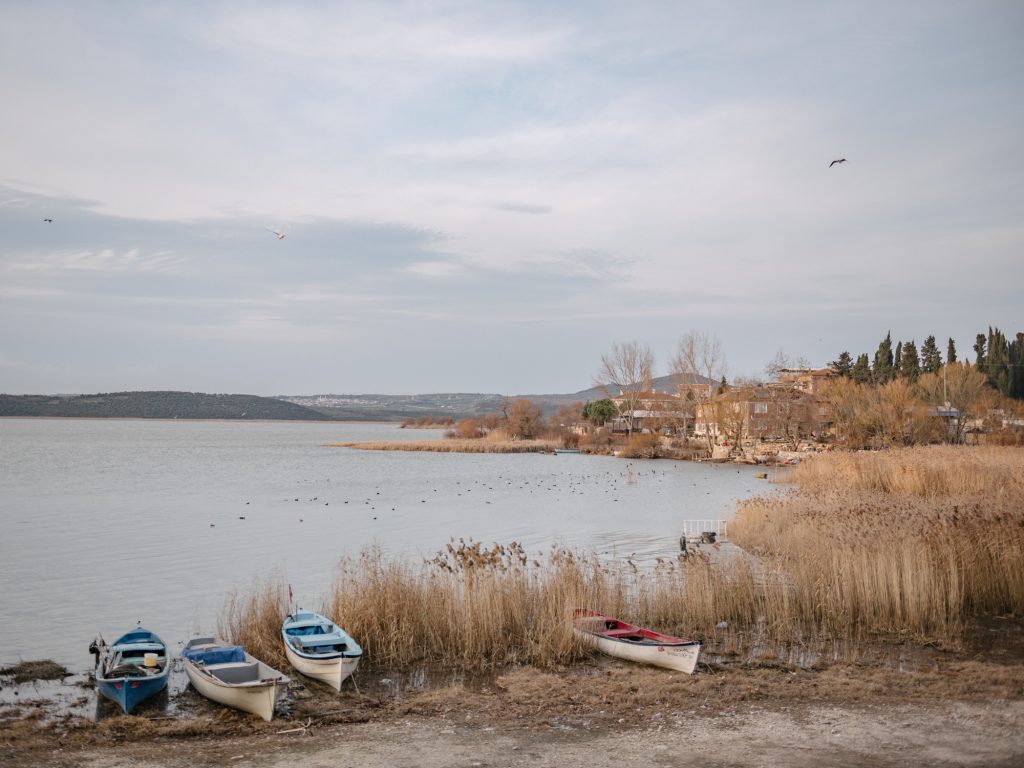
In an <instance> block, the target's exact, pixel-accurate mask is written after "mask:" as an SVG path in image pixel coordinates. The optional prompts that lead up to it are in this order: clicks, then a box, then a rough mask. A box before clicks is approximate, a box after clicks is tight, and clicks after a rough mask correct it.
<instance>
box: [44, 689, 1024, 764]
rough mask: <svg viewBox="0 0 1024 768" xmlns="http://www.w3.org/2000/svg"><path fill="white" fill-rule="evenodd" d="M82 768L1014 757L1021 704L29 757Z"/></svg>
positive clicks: (323, 735)
mask: <svg viewBox="0 0 1024 768" xmlns="http://www.w3.org/2000/svg"><path fill="white" fill-rule="evenodd" d="M35 758H36V759H37V760H39V761H40V762H36V763H35V764H36V765H81V766H84V767H87V768H128V766H131V767H132V768H156V767H157V766H161V767H163V766H170V767H171V768H174V767H176V766H214V765H216V766H258V767H259V768H294V767H295V766H302V767H303V768H328V767H329V768H339V767H341V766H352V767H353V768H355V767H356V766H359V767H360V768H362V767H363V766H394V767H395V768H414V767H415V768H448V767H449V766H450V767H452V768H474V767H476V766H509V768H518V767H520V766H521V767H523V768H526V767H527V766H529V768H542V767H543V766H588V768H606V767H607V768H611V767H612V766H615V768H621V766H622V765H623V764H629V765H631V766H680V767H682V766H700V767H701V768H717V767H719V766H794V767H795V768H803V767H804V766H806V767H808V768H811V767H813V768H824V767H825V766H851V767H852V766H858V767H859V766H881V767H883V768H884V767H886V766H893V767H894V768H895V767H899V768H908V766H1007V767H1009V766H1014V768H1017V766H1021V765H1024V702H1021V701H1014V702H997V703H962V702H960V703H945V704H937V705H932V706H921V705H885V706H874V707H862V708H856V709H851V708H843V707H838V706H825V707H787V708H777V709H763V710H759V709H757V708H751V709H750V710H749V711H745V712H742V713H737V714H718V715H714V716H704V717H697V718H694V719H690V720H679V721H671V722H652V723H650V724H649V725H647V726H645V727H642V728H626V727H613V728H608V727H600V728H595V727H588V726H587V725H586V723H585V722H584V723H582V724H580V725H576V726H565V725H563V726H561V727H549V728H544V729H537V728H533V729H514V728H507V727H493V726H474V725H472V724H460V725H454V724H453V723H452V722H450V721H445V720H443V719H438V718H407V719H403V720H401V721H398V722H388V723H366V724H359V725H344V726H331V727H330V728H325V729H320V730H317V731H316V732H315V733H313V734H312V735H310V736H307V735H300V734H286V735H277V734H273V735H260V736H253V737H249V738H232V739H222V740H213V741H203V742H194V741H170V740H165V741H163V742H162V743H160V744H155V743H136V744H131V745H123V746H119V747H118V746H115V747H107V748H102V749H94V750H90V751H88V752H84V753H72V754H68V753H62V752H60V751H54V752H51V753H50V754H49V755H40V754H37V755H35Z"/></svg>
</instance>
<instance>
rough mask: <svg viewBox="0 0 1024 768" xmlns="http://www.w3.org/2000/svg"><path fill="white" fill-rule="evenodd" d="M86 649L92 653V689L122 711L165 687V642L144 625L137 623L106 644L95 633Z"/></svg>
mask: <svg viewBox="0 0 1024 768" xmlns="http://www.w3.org/2000/svg"><path fill="white" fill-rule="evenodd" d="M89 651H90V652H91V653H92V654H93V655H94V656H95V657H96V690H98V691H99V692H100V694H102V695H103V696H105V697H106V698H108V699H110V700H111V701H113V702H116V703H117V704H118V705H120V707H121V709H122V710H123V711H124V713H125V714H129V713H130V712H131V711H132V710H133V709H134V708H135V706H136V705H137V704H139V703H140V702H143V701H145V700H146V699H148V698H150V697H151V696H155V695H156V694H157V693H159V692H160V691H162V690H163V689H164V688H166V687H167V677H168V674H169V673H170V670H171V664H170V659H169V658H168V655H167V645H166V644H165V643H164V641H163V640H161V639H160V638H159V637H158V636H157V635H156V634H154V633H153V632H150V631H149V630H148V629H143V628H142V627H137V628H136V629H133V630H132V631H131V632H126V633H125V634H123V635H121V637H119V638H117V640H115V641H114V642H113V643H111V644H110V645H107V644H106V642H104V640H103V638H102V637H98V638H96V639H95V640H94V641H93V642H92V644H91V645H90V646H89Z"/></svg>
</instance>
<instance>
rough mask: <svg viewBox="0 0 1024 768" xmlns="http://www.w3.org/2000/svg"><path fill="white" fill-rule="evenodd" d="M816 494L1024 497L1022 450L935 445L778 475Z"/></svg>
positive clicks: (815, 462)
mask: <svg viewBox="0 0 1024 768" xmlns="http://www.w3.org/2000/svg"><path fill="white" fill-rule="evenodd" d="M777 479H778V481H781V482H793V483H796V484H798V485H800V486H801V487H803V488H808V489H813V490H828V489H832V490H841V491H844V492H845V491H860V490H866V491H881V492H883V493H887V494H892V495H896V496H929V497H931V496H957V495H968V494H978V495H983V496H986V497H987V496H992V495H998V494H1003V493H1007V494H1012V495H1016V496H1017V497H1019V496H1020V495H1022V494H1024V451H1021V450H1020V449H1018V448H1001V447H968V446H952V445H931V446H922V447H917V448H895V449H892V450H888V451H859V452H855V453H832V454H823V455H818V456H815V457H813V458H812V459H811V460H809V461H805V462H803V463H801V464H799V465H797V466H795V467H793V468H792V470H790V471H789V472H788V473H786V474H784V475H781V476H779V477H778V478H777Z"/></svg>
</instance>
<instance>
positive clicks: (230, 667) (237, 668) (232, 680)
mask: <svg viewBox="0 0 1024 768" xmlns="http://www.w3.org/2000/svg"><path fill="white" fill-rule="evenodd" d="M206 671H207V672H209V673H210V674H211V675H213V676H214V677H216V678H217V679H218V680H222V681H223V682H225V683H229V684H232V685H233V684H236V683H254V682H256V681H257V680H259V679H260V665H259V662H255V661H236V662H228V663H227V664H212V665H210V666H207V667H206Z"/></svg>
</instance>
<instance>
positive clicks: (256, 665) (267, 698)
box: [182, 638, 290, 722]
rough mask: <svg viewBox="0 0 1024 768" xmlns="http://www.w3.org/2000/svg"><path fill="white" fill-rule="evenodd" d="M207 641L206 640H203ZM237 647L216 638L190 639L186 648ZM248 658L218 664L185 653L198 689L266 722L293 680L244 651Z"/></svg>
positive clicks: (210, 697)
mask: <svg viewBox="0 0 1024 768" xmlns="http://www.w3.org/2000/svg"><path fill="white" fill-rule="evenodd" d="M202 641H206V642H202ZM230 648H237V647H236V646H229V645H227V644H225V643H222V642H220V641H216V640H213V639H212V638H200V639H198V640H192V641H190V642H189V643H188V644H187V645H186V646H185V650H186V651H189V650H198V651H217V650H220V649H230ZM238 651H239V652H240V654H241V657H242V658H243V659H244V660H236V659H230V660H226V661H221V660H217V661H215V662H214V663H208V662H204V661H202V660H198V659H196V658H190V657H189V656H188V655H186V654H185V652H184V651H183V652H182V661H183V662H184V667H185V673H186V674H187V675H188V679H189V682H190V683H191V684H192V687H193V688H195V689H196V691H197V692H199V693H200V694H202V695H203V696H205V697H206V698H208V699H210V701H215V702H217V703H218V704H223V705H224V706H226V707H231V708H232V709H238V710H241V711H242V712H248V713H250V714H253V715H258V716H259V717H261V718H263V719H264V720H266V721H268V722H269V721H270V720H272V719H273V718H274V710H275V709H276V708H277V703H278V702H279V701H280V700H281V698H282V697H283V696H284V694H285V692H286V691H287V689H288V683H289V682H290V681H289V679H288V678H287V677H285V676H284V675H282V674H281V673H280V672H278V671H277V670H276V669H274V668H273V667H270V666H268V665H266V664H264V663H263V662H262V661H260V660H259V659H256V658H254V657H252V656H250V655H249V654H248V653H244V652H243V651H241V649H240V648H238Z"/></svg>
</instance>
